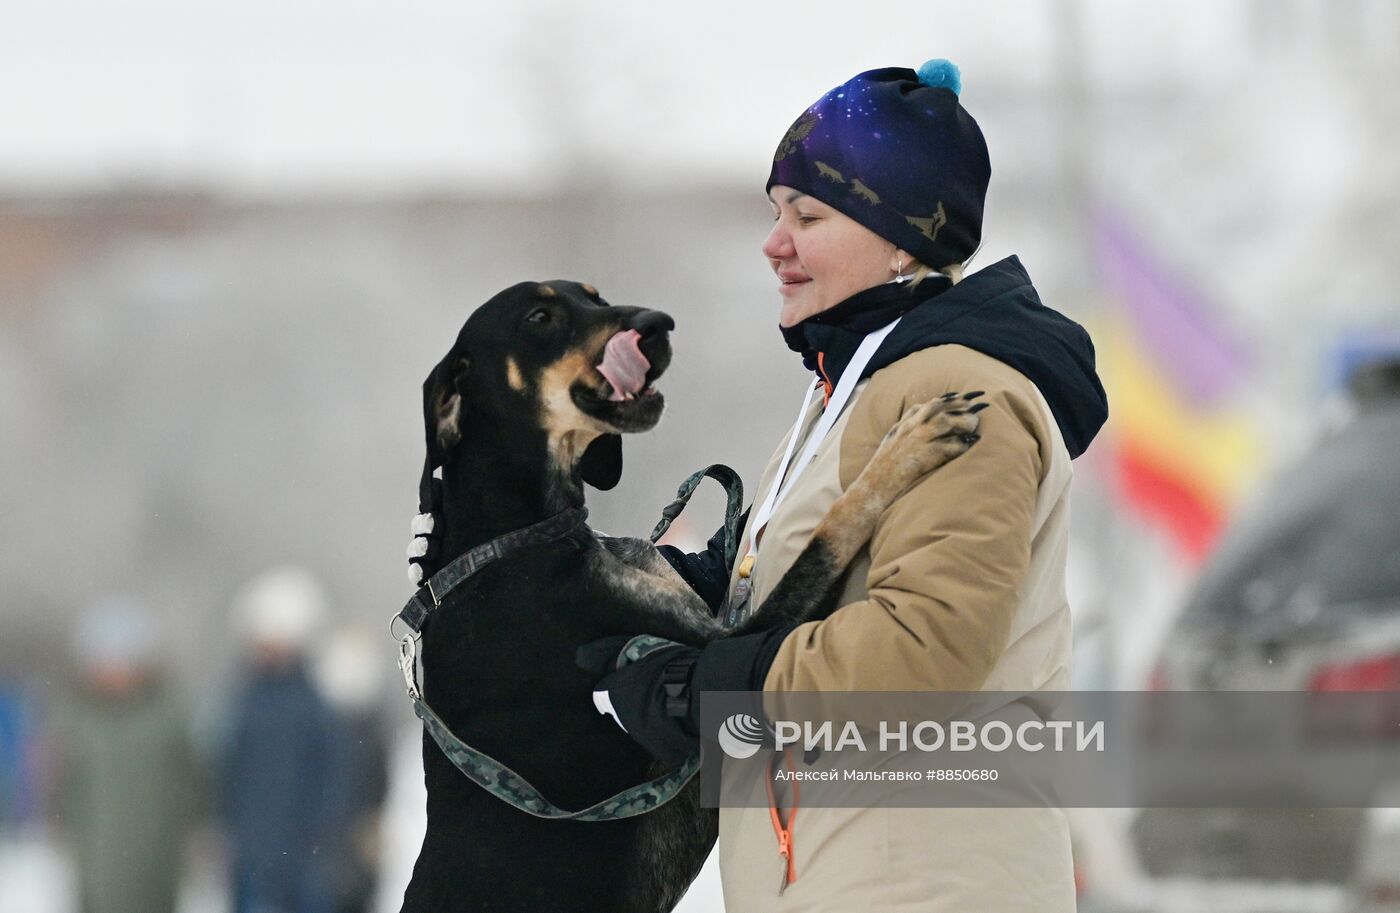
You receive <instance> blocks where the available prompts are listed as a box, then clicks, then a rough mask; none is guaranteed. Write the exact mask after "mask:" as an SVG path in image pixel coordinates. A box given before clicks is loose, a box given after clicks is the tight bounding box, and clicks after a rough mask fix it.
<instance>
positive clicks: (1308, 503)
mask: <svg viewBox="0 0 1400 913" xmlns="http://www.w3.org/2000/svg"><path fill="white" fill-rule="evenodd" d="M1351 389H1352V393H1353V398H1354V402H1355V409H1354V413H1353V415H1352V417H1351V419H1350V420H1349V421H1348V422H1347V423H1346V424H1344V425H1343V426H1342V427H1341V428H1340V429H1338V430H1337V431H1336V432H1335V433H1333V434H1332V435H1331V436H1329V437H1327V438H1326V439H1325V440H1323V441H1321V442H1320V443H1319V444H1318V445H1317V446H1316V447H1315V449H1314V450H1313V451H1312V452H1311V453H1310V454H1309V455H1308V456H1307V457H1306V458H1304V459H1303V460H1302V461H1300V462H1299V463H1298V464H1297V465H1295V466H1293V467H1292V468H1291V469H1289V470H1287V471H1285V472H1284V473H1283V474H1282V475H1280V476H1279V477H1278V478H1277V479H1276V480H1274V481H1273V483H1272V484H1270V485H1269V486H1267V490H1266V491H1264V493H1263V494H1262V496H1261V497H1260V498H1258V499H1257V501H1256V502H1255V503H1254V504H1253V505H1252V506H1251V507H1250V508H1249V509H1247V510H1246V511H1245V512H1244V513H1243V515H1242V516H1241V518H1240V519H1239V521H1238V522H1237V523H1235V524H1233V525H1232V527H1231V528H1230V529H1229V530H1228V531H1227V533H1226V534H1225V536H1224V538H1223V540H1222V542H1221V545H1220V547H1219V548H1218V550H1217V551H1216V552H1215V553H1214V555H1213V556H1212V558H1211V559H1210V561H1209V562H1208V565H1207V567H1206V569H1205V571H1204V572H1203V574H1202V575H1201V577H1200V579H1199V581H1198V583H1197V585H1196V586H1195V587H1194V590H1193V592H1192V593H1191V595H1190V597H1189V599H1188V602H1187V604H1186V606H1185V608H1184V611H1183V612H1182V614H1181V616H1180V618H1179V620H1178V621H1177V623H1176V625H1175V627H1174V628H1173V629H1172V630H1171V632H1170V633H1169V635H1168V636H1167V638H1166V640H1165V642H1164V645H1163V648H1162V651H1161V654H1160V659H1159V661H1158V663H1157V665H1156V667H1155V670H1154V673H1153V677H1152V679H1153V687H1154V688H1156V689H1162V690H1186V691H1196V690H1207V691H1256V690H1265V691H1305V692H1318V693H1321V692H1340V691H1396V692H1400V362H1389V363H1380V364H1374V365H1371V366H1369V367H1367V368H1363V369H1362V370H1360V371H1358V372H1357V373H1356V374H1355V375H1354V376H1353V379H1352V382H1351ZM1348 735H1349V737H1351V738H1357V739H1370V740H1385V741H1388V742H1393V744H1394V748H1395V751H1397V752H1400V731H1395V727H1394V726H1393V725H1392V726H1388V727H1382V726H1379V725H1368V724H1367V723H1366V722H1365V721H1361V722H1358V723H1356V724H1355V725H1354V729H1353V731H1351V732H1349V733H1348ZM1387 802H1388V803H1389V804H1391V805H1400V795H1397V794H1389V795H1378V796H1377V797H1376V801H1375V802H1373V803H1372V805H1373V807H1372V808H1369V809H1365V808H1362V809H1346V808H1340V809H1339V808H1318V809H1306V808H1296V809H1146V810H1143V811H1142V812H1141V813H1140V814H1138V815H1137V817H1136V819H1135V820H1134V821H1133V823H1132V825H1131V829H1130V832H1131V839H1132V844H1133V846H1134V848H1135V850H1136V856H1137V859H1138V861H1139V862H1140V865H1141V868H1142V870H1143V872H1144V873H1145V876H1146V878H1147V880H1148V883H1149V884H1150V885H1152V886H1154V889H1153V890H1152V891H1151V892H1150V893H1152V894H1154V895H1158V896H1159V898H1160V899H1161V900H1162V901H1163V903H1165V902H1166V899H1167V898H1168V896H1169V895H1170V894H1171V891H1172V890H1177V889H1179V890H1182V891H1187V892H1188V893H1190V892H1195V893H1194V896H1193V899H1192V901H1191V903H1193V904H1195V909H1198V910H1207V909H1209V910H1213V911H1214V910H1259V911H1261V913H1262V911H1270V913H1278V911H1283V910H1297V911H1300V913H1301V911H1317V913H1322V911H1348V913H1350V911H1357V913H1360V911H1364V913H1384V911H1400V812H1397V811H1395V810H1392V809H1388V808H1385V809H1382V808H1379V807H1375V806H1379V805H1381V804H1383V803H1387ZM1250 898H1253V900H1250ZM1154 908H1155V909H1169V908H1171V909H1174V908H1175V907H1167V906H1164V905H1162V904H1156V905H1154Z"/></svg>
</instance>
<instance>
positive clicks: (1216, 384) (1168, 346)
mask: <svg viewBox="0 0 1400 913" xmlns="http://www.w3.org/2000/svg"><path fill="white" fill-rule="evenodd" d="M1093 231H1094V252H1095V257H1096V259H1097V261H1098V266H1099V270H1100V273H1101V274H1102V276H1103V279H1104V281H1105V283H1106V285H1107V286H1108V287H1109V288H1111V289H1113V290H1114V291H1115V292H1117V294H1118V297H1119V299H1120V300H1121V302H1122V306H1123V312H1124V313H1125V314H1127V315H1128V317H1129V320H1130V322H1131V325H1132V328H1133V331H1134V336H1135V337H1136V338H1137V340H1138V341H1139V342H1140V343H1141V344H1142V345H1143V347H1144V350H1145V351H1146V352H1147V354H1148V357H1149V358H1150V359H1151V361H1152V362H1153V364H1154V365H1155V366H1156V367H1157V368H1158V369H1159V370H1160V371H1161V372H1162V373H1163V374H1164V375H1166V376H1167V377H1169V378H1170V379H1171V380H1172V382H1173V387H1174V388H1175V389H1176V391H1177V392H1178V393H1179V394H1180V395H1182V396H1183V397H1187V398H1189V399H1191V400H1192V402H1193V403H1194V404H1195V405H1196V406H1197V407H1201V406H1208V405H1210V404H1212V403H1214V402H1216V401H1218V400H1219V399H1220V398H1221V397H1223V396H1225V395H1226V394H1228V393H1229V392H1230V391H1231V390H1233V389H1234V388H1235V387H1236V385H1238V384H1239V383H1240V382H1241V380H1243V378H1244V377H1245V375H1246V373H1247V372H1248V367H1249V366H1248V363H1247V359H1248V352H1247V350H1246V348H1245V346H1244V345H1243V344H1242V343H1241V342H1240V341H1239V340H1237V339H1236V338H1234V337H1233V335H1232V334H1231V333H1230V332H1229V331H1228V330H1227V328H1226V327H1225V326H1224V325H1223V324H1222V323H1221V321H1219V320H1218V319H1216V318H1215V316H1214V315H1212V314H1211V313H1210V312H1209V311H1208V310H1207V308H1208V307H1209V305H1208V304H1206V303H1205V302H1204V301H1203V300H1202V299H1201V296H1200V295H1198V294H1195V293H1194V292H1193V291H1192V290H1188V288H1187V287H1186V283H1185V282H1184V281H1182V280H1181V279H1179V278H1177V277H1173V276H1171V275H1169V274H1168V272H1167V270H1166V269H1165V268H1163V267H1162V266H1161V265H1159V264H1158V263H1157V262H1155V260H1154V258H1153V257H1152V256H1151V255H1150V253H1149V252H1148V251H1146V250H1144V249H1143V246H1142V244H1141V243H1140V242H1139V241H1138V239H1137V238H1136V237H1135V236H1134V234H1133V232H1132V231H1131V230H1130V229H1129V228H1128V227H1127V226H1126V225H1125V224H1124V223H1123V220H1122V219H1120V218H1118V217H1116V216H1115V215H1114V214H1111V213H1109V212H1106V211H1105V210H1103V209H1096V210H1095V212H1094V228H1093Z"/></svg>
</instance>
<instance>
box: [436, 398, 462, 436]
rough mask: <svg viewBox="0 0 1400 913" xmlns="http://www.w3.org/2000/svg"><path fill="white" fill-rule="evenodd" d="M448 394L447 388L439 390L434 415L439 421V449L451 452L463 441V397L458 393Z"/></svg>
mask: <svg viewBox="0 0 1400 913" xmlns="http://www.w3.org/2000/svg"><path fill="white" fill-rule="evenodd" d="M446 394H447V389H446V388H441V389H439V390H438V397H437V403H436V404H435V405H434V407H433V415H434V417H435V418H436V419H437V442H438V447H439V448H440V449H442V450H451V449H452V448H453V447H455V446H457V442H458V441H460V440H461V439H462V397H461V396H460V395H458V394H457V393H453V394H451V395H450V396H449V395H446Z"/></svg>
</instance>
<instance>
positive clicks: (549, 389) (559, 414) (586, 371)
mask: <svg viewBox="0 0 1400 913" xmlns="http://www.w3.org/2000/svg"><path fill="white" fill-rule="evenodd" d="M608 336H609V334H608V333H607V332H606V331H604V332H602V333H599V334H597V335H596V336H595V337H594V338H593V339H590V340H588V341H587V342H585V343H584V344H583V346H582V347H581V348H579V349H574V350H573V351H572V352H570V353H569V354H567V355H565V356H564V357H563V358H561V359H559V360H558V361H556V362H555V363H554V364H552V365H550V366H549V367H548V368H545V369H544V370H543V371H542V372H540V375H539V378H538V384H539V386H538V390H539V402H540V424H541V426H542V427H543V429H544V432H545V435H546V436H547V438H548V441H549V452H550V456H551V458H552V459H553V460H554V462H555V465H556V466H558V467H559V468H560V469H561V470H563V471H565V472H568V471H570V470H572V469H573V467H574V464H575V463H577V462H578V459H579V457H581V456H583V451H584V450H585V449H586V448H587V447H588V445H589V444H591V443H593V439H594V438H596V437H597V436H598V435H600V434H607V433H610V432H611V431H612V430H613V429H612V428H610V427H608V426H607V425H605V424H604V423H603V422H601V421H599V420H598V419H596V418H593V417H592V416H590V415H587V414H585V413H584V412H583V411H582V410H581V409H579V407H578V406H577V405H576V404H575V403H574V398H573V395H572V394H571V393H570V390H571V389H572V388H573V386H574V384H576V383H578V382H580V381H582V382H583V383H584V384H587V385H590V386H593V387H595V388H596V387H597V386H598V384H599V383H600V382H601V383H603V384H606V383H607V381H605V380H603V379H602V377H601V376H599V375H598V372H597V370H596V369H595V368H594V367H593V363H594V359H595V358H596V356H593V355H587V354H585V353H587V352H602V351H603V346H604V345H606V344H607V340H608Z"/></svg>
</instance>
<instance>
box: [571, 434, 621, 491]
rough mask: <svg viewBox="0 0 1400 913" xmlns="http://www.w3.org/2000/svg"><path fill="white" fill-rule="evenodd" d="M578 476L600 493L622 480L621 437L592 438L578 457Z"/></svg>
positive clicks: (604, 436)
mask: <svg viewBox="0 0 1400 913" xmlns="http://www.w3.org/2000/svg"><path fill="white" fill-rule="evenodd" d="M578 474H579V478H581V479H583V481H585V482H587V483H588V484H589V485H592V486H593V487H594V488H597V489H599V490H601V491H607V490H608V489H610V488H613V487H615V486H616V485H617V483H618V482H619V481H620V480H621V479H622V435H620V434H601V435H599V436H598V437H596V438H594V439H593V443H591V444H589V445H588V447H587V448H586V449H585V450H584V451H583V456H581V457H579V461H578Z"/></svg>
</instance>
